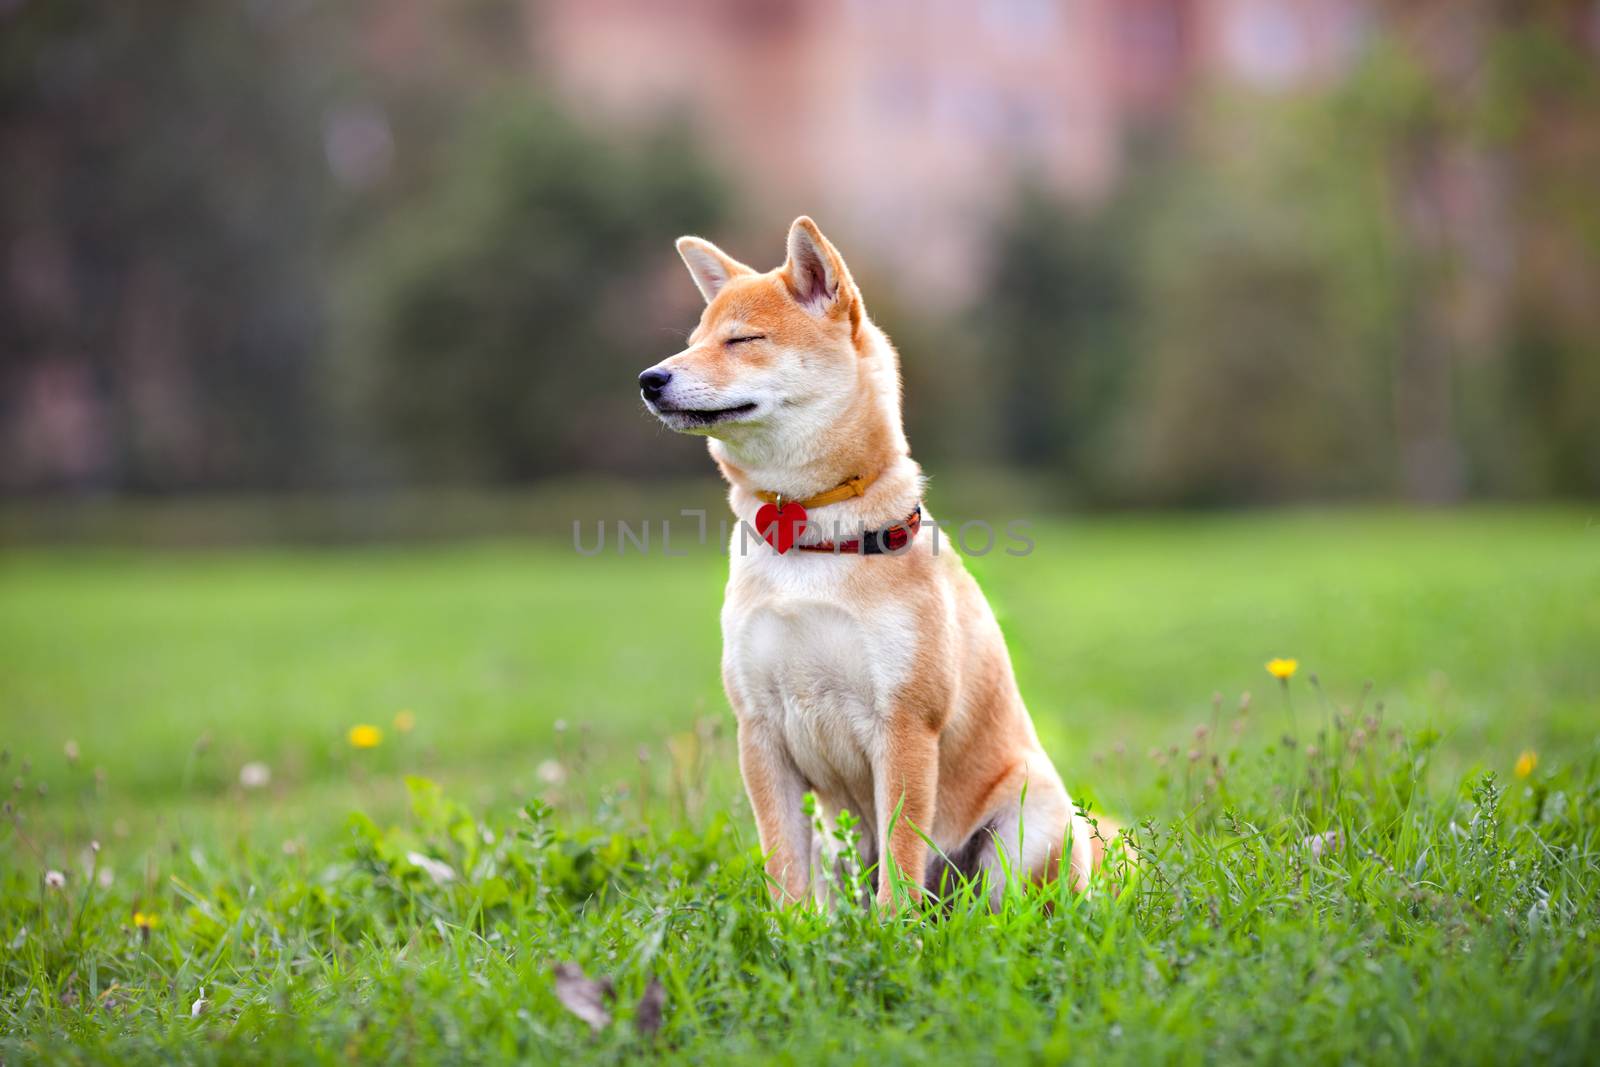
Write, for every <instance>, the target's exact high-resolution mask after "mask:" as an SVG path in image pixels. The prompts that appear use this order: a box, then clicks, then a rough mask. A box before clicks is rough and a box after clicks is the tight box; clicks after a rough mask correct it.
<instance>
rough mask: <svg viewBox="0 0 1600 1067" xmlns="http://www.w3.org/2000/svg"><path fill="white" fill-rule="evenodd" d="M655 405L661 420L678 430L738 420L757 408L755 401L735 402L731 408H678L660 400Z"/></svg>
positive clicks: (696, 428) (694, 428) (695, 428)
mask: <svg viewBox="0 0 1600 1067" xmlns="http://www.w3.org/2000/svg"><path fill="white" fill-rule="evenodd" d="M654 407H655V412H656V414H657V415H658V416H659V417H660V418H661V421H662V422H665V423H666V424H667V425H669V426H671V427H672V428H673V429H677V430H698V429H701V428H703V427H706V426H715V425H717V424H718V423H721V422H736V421H738V420H739V419H742V418H744V417H745V416H746V415H749V414H750V413H751V412H753V411H755V409H756V405H755V404H753V403H751V404H735V405H734V406H733V407H731V408H678V407H672V406H670V405H667V404H662V403H659V402H658V403H656V404H655V405H654Z"/></svg>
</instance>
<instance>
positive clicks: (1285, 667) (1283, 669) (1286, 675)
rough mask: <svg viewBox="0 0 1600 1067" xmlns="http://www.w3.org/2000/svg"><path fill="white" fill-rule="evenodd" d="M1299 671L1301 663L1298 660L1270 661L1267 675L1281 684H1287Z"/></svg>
mask: <svg viewBox="0 0 1600 1067" xmlns="http://www.w3.org/2000/svg"><path fill="white" fill-rule="evenodd" d="M1299 669H1300V661H1299V660H1297V659H1269V660H1268V661H1267V673H1268V674H1270V675H1272V676H1273V677H1274V678H1276V679H1277V680H1278V681H1280V682H1287V681H1288V680H1289V679H1290V678H1293V677H1294V672H1295V671H1297V670H1299Z"/></svg>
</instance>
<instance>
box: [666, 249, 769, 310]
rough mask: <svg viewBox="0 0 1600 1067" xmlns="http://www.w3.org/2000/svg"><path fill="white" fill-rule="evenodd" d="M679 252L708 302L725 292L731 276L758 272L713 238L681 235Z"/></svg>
mask: <svg viewBox="0 0 1600 1067" xmlns="http://www.w3.org/2000/svg"><path fill="white" fill-rule="evenodd" d="M678 255H680V256H682V257H683V262H684V265H685V266H687V267H688V268H689V276H690V277H691V278H693V279H694V284H695V285H696V286H698V287H699V289H700V295H701V296H703V297H705V298H706V303H708V304H709V303H711V301H712V300H714V299H716V295H717V294H718V293H720V292H722V287H723V286H724V285H727V284H728V279H729V278H733V277H735V276H737V275H740V274H754V273H755V271H754V270H752V269H751V268H749V267H747V266H745V265H744V264H743V263H740V262H739V261H738V260H737V259H734V258H733V257H732V256H730V255H728V253H726V252H724V251H723V250H722V249H720V248H718V247H717V246H716V245H714V244H712V243H711V242H710V241H707V240H703V239H702V238H699V237H680V238H678Z"/></svg>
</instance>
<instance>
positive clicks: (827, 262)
mask: <svg viewBox="0 0 1600 1067" xmlns="http://www.w3.org/2000/svg"><path fill="white" fill-rule="evenodd" d="M678 253H679V254H680V255H681V256H683V261H684V263H686V264H687V265H688V267H689V273H690V275H691V276H692V277H693V278H694V282H695V284H696V285H697V286H699V287H700V292H701V293H702V294H703V295H704V296H705V298H706V309H705V312H704V314H702V315H701V316H700V325H699V326H697V327H696V328H695V331H694V333H692V334H690V335H689V347H688V348H686V349H684V350H683V351H682V352H679V353H678V354H677V355H675V356H672V357H671V358H669V359H664V360H662V361H661V362H660V363H657V364H656V365H655V366H653V367H651V368H650V369H648V370H646V371H645V372H644V373H643V374H641V375H639V391H640V393H641V395H642V396H643V397H644V402H645V406H646V407H648V408H649V409H650V411H651V413H652V414H654V415H655V416H656V417H657V418H659V419H660V420H661V421H662V422H664V423H666V425H667V426H669V427H670V428H672V429H674V430H677V431H678V432H679V433H693V434H704V435H707V436H711V437H717V438H721V439H724V440H727V441H730V442H740V443H751V444H755V443H763V444H770V445H775V446H780V447H781V446H782V445H783V444H784V443H785V441H786V440H788V441H793V442H799V441H802V440H804V439H805V437H806V435H814V434H817V433H821V432H824V431H825V430H826V429H827V428H828V427H829V426H830V425H832V424H833V422H834V421H835V420H836V419H837V418H838V416H839V414H840V413H841V412H842V411H844V410H845V408H846V407H847V406H848V405H849V403H850V400H851V398H852V396H853V394H854V393H855V391H856V388H857V381H858V374H859V373H860V372H859V370H858V367H857V364H858V362H859V358H860V357H859V350H860V332H861V327H862V320H863V310H862V306H861V295H860V293H858V292H857V291H856V287H855V283H854V282H853V281H851V279H850V271H849V270H848V268H846V267H845V264H844V259H843V258H842V257H841V256H840V255H839V253H838V251H836V250H835V249H834V247H833V245H831V244H830V243H829V242H828V239H827V238H826V237H824V236H823V235H822V231H821V230H819V229H817V225H816V223H814V222H812V221H811V220H810V219H809V218H806V217H804V216H802V217H800V218H798V219H796V220H795V221H794V225H792V226H791V227H789V242H788V259H787V260H786V261H785V262H784V264H783V266H781V267H778V268H777V269H775V270H771V271H768V272H767V273H765V274H762V273H758V272H757V271H755V270H753V269H751V268H750V267H747V266H745V265H744V264H743V263H740V262H739V261H738V260H736V259H734V258H732V257H731V256H729V255H728V254H727V253H725V252H723V251H722V250H721V249H720V248H718V247H717V246H716V245H714V244H712V243H711V242H709V241H704V240H701V239H700V238H698V237H680V238H679V239H678Z"/></svg>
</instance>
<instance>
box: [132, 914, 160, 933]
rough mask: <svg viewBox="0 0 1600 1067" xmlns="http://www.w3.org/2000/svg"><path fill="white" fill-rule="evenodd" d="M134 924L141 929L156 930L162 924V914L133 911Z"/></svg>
mask: <svg viewBox="0 0 1600 1067" xmlns="http://www.w3.org/2000/svg"><path fill="white" fill-rule="evenodd" d="M133 925H135V926H137V927H138V928H139V929H141V930H154V929H155V928H156V927H158V926H160V925H161V916H159V915H157V914H155V913H154V912H148V911H136V912H134V913H133Z"/></svg>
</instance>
